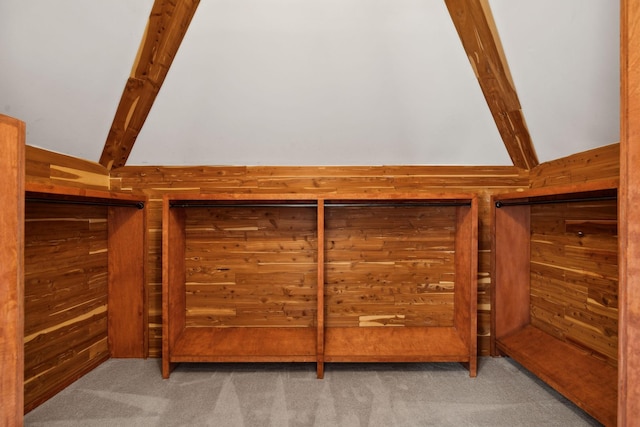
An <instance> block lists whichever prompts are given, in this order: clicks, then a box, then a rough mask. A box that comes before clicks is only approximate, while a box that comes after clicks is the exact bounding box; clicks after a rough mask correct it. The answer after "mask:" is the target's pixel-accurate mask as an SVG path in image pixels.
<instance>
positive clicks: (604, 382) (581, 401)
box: [496, 326, 618, 425]
mask: <svg viewBox="0 0 640 427" xmlns="http://www.w3.org/2000/svg"><path fill="white" fill-rule="evenodd" d="M496 345H497V346H498V349H499V350H500V351H501V352H503V353H504V354H506V355H508V356H510V357H512V358H513V359H514V360H517V361H518V363H520V364H521V365H522V366H524V367H525V368H526V369H528V370H529V371H531V372H532V373H533V374H535V375H536V376H537V377H539V378H540V379H542V380H543V381H544V382H546V383H547V384H549V385H550V386H551V387H553V388H554V389H556V390H557V391H558V392H560V393H561V394H563V395H564V396H566V397H567V398H568V399H569V400H571V401H572V402H574V403H575V404H576V405H578V406H579V407H581V408H582V409H584V410H585V411H586V412H588V413H589V414H591V415H592V416H593V417H595V418H596V419H598V420H599V421H600V422H602V423H603V424H605V425H615V424H616V405H617V397H618V376H617V370H616V368H614V367H613V366H611V365H609V364H607V363H605V362H604V361H602V360H600V359H598V358H596V357H594V356H593V355H592V354H590V353H589V352H588V351H586V350H582V349H580V348H578V347H576V346H574V345H571V344H568V343H566V342H563V341H560V340H559V339H556V338H554V337H552V336H551V335H549V334H547V333H545V332H542V331H541V330H539V329H537V328H535V327H533V326H526V327H524V328H523V329H521V330H518V331H516V332H514V333H512V334H511V335H509V336H507V337H503V338H500V339H498V340H497V343H496Z"/></svg>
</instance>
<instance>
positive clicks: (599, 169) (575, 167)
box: [530, 144, 620, 188]
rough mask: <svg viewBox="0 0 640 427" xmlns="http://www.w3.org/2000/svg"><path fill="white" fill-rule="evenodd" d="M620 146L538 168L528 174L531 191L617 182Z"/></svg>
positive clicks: (585, 153) (605, 148)
mask: <svg viewBox="0 0 640 427" xmlns="http://www.w3.org/2000/svg"><path fill="white" fill-rule="evenodd" d="M619 174H620V144H610V145H605V146H603V147H598V148H594V149H593V150H589V151H584V152H582V153H577V154H573V155H571V156H567V157H563V158H561V159H557V160H552V161H550V162H545V163H542V164H540V165H538V166H537V167H536V168H534V169H533V170H532V171H531V175H530V181H531V188H544V187H554V186H566V185H571V184H580V183H584V182H590V181H598V180H605V179H611V180H616V181H617V180H618V179H619Z"/></svg>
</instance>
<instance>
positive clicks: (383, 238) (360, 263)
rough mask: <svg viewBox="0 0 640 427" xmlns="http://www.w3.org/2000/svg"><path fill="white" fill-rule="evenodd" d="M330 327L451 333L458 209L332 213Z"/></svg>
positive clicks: (328, 266) (328, 255) (329, 228)
mask: <svg viewBox="0 0 640 427" xmlns="http://www.w3.org/2000/svg"><path fill="white" fill-rule="evenodd" d="M325 227H326V230H325V239H326V246H327V247H326V258H325V263H326V267H325V275H326V278H325V280H326V283H327V286H326V290H325V298H326V307H327V317H326V325H327V327H355V326H364V327H370V326H435V327H451V326H453V318H454V286H453V284H454V283H455V280H456V277H455V273H454V271H455V269H454V259H455V255H456V254H455V233H456V208H455V207H367V208H362V207H330V206H329V207H327V209H326V218H325Z"/></svg>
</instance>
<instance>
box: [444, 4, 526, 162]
mask: <svg viewBox="0 0 640 427" xmlns="http://www.w3.org/2000/svg"><path fill="white" fill-rule="evenodd" d="M445 3H446V4H447V8H448V9H449V14H450V15H451V19H452V20H453V24H454V25H455V27H456V30H457V31H458V35H459V36H460V40H461V41H462V45H463V47H464V50H465V52H466V53H467V56H468V57H469V61H470V63H471V66H472V67H473V71H474V73H475V74H476V77H477V79H478V82H479V83H480V88H481V89H482V93H483V94H484V97H485V99H486V101H487V105H488V107H489V110H490V111H491V115H492V116H493V119H494V121H495V123H496V126H497V127H498V132H500V136H501V137H502V141H503V142H504V145H505V147H506V149H507V152H508V153H509V156H510V157H511V161H512V162H513V164H514V166H517V167H520V168H522V169H526V170H530V169H533V168H534V167H535V166H537V165H538V157H537V155H536V152H535V149H534V146H533V142H532V141H531V136H530V135H529V130H528V128H527V124H526V121H525V119H524V113H523V112H522V107H521V106H520V101H519V100H518V94H517V92H516V88H515V85H514V83H513V79H512V78H511V73H510V72H509V64H508V63H507V60H506V58H505V55H504V51H503V49H502V44H501V42H500V36H499V35H498V30H497V28H496V25H495V23H494V22H493V16H492V14H491V8H490V7H489V2H488V1H487V0H445Z"/></svg>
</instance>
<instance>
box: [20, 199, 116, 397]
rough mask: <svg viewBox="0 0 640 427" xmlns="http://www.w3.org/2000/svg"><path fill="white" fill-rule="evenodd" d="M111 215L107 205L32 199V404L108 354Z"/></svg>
mask: <svg viewBox="0 0 640 427" xmlns="http://www.w3.org/2000/svg"><path fill="white" fill-rule="evenodd" d="M106 220H107V209H106V208H105V207H95V206H77V205H76V206H69V205H58V204H50V203H33V202H29V203H27V204H26V213H25V320H24V322H25V327H24V334H25V337H24V343H25V345H24V354H25V373H24V376H25V408H32V407H34V406H35V405H36V404H38V403H40V402H42V401H43V400H45V399H47V398H49V397H51V395H52V394H53V393H55V392H56V391H58V390H59V387H60V384H68V383H70V382H71V381H73V380H75V379H76V378H77V376H78V375H79V373H80V372H82V373H85V372H87V371H88V370H90V369H92V368H93V366H95V364H96V362H97V361H98V360H104V359H105V358H108V355H109V352H108V346H107V291H108V287H107V271H108V245H107V238H108V235H107V227H106Z"/></svg>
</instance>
